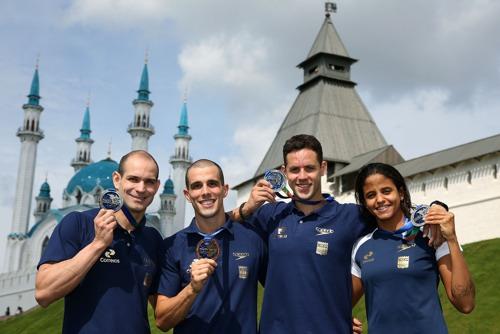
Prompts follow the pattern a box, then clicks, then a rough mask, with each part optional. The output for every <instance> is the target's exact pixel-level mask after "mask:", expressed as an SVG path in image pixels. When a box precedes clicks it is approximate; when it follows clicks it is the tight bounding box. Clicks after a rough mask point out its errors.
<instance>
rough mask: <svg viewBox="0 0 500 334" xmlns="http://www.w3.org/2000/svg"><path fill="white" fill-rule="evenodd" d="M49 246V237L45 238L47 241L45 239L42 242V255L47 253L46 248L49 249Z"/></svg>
mask: <svg viewBox="0 0 500 334" xmlns="http://www.w3.org/2000/svg"><path fill="white" fill-rule="evenodd" d="M48 244H49V237H47V236H45V239H43V242H42V254H43V252H44V251H45V248H47V245H48Z"/></svg>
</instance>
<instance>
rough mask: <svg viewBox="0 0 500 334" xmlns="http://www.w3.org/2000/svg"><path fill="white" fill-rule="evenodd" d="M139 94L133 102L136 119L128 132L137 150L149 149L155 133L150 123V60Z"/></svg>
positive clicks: (144, 69)
mask: <svg viewBox="0 0 500 334" xmlns="http://www.w3.org/2000/svg"><path fill="white" fill-rule="evenodd" d="M137 93H138V96H137V99H135V100H134V101H133V102H132V104H133V105H134V108H135V114H134V121H133V122H132V123H130V124H129V126H128V130H127V132H128V133H130V136H131V137H132V151H135V150H144V151H147V150H148V140H149V137H151V136H152V135H153V134H154V133H155V129H154V127H153V126H152V125H151V124H150V123H149V114H150V112H151V107H152V106H153V101H151V100H149V94H150V93H151V92H150V91H149V76H148V62H147V59H146V61H145V62H144V68H143V69H142V75H141V83H140V85H139V90H138V91H137Z"/></svg>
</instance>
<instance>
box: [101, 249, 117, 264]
mask: <svg viewBox="0 0 500 334" xmlns="http://www.w3.org/2000/svg"><path fill="white" fill-rule="evenodd" d="M115 254H116V252H115V250H114V249H113V248H109V249H108V250H107V251H106V252H104V256H101V258H100V259H99V262H105V263H120V259H115V258H113V257H114V256H115Z"/></svg>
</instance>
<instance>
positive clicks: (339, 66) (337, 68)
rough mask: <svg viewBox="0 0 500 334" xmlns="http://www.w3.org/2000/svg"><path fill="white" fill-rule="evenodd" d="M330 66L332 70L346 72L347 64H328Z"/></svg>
mask: <svg viewBox="0 0 500 334" xmlns="http://www.w3.org/2000/svg"><path fill="white" fill-rule="evenodd" d="M328 67H329V68H330V69H331V70H332V71H336V72H345V66H341V65H335V64H328Z"/></svg>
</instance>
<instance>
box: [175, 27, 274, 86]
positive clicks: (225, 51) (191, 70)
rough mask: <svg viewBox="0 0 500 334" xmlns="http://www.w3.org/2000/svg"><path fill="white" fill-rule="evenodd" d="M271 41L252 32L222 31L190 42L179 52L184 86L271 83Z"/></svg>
mask: <svg viewBox="0 0 500 334" xmlns="http://www.w3.org/2000/svg"><path fill="white" fill-rule="evenodd" d="M267 58H268V43H267V41H266V40H265V39H264V38H259V37H257V36H253V35H251V34H250V33H248V32H240V33H237V34H234V35H228V34H218V35H215V36H211V37H209V38H207V39H204V40H202V41H200V42H197V43H191V44H188V45H186V46H185V47H184V48H183V49H182V51H181V52H180V54H179V58H178V61H179V65H180V67H181V69H182V71H183V78H182V80H181V83H180V87H187V86H191V85H193V86H205V87H207V88H208V87H211V88H216V89H220V88H221V87H227V88H229V87H235V88H237V89H241V88H243V89H246V88H249V87H255V86H257V87H259V86H261V85H263V84H264V85H267V83H268V82H269V80H270V78H269V75H268V74H267V73H266V70H265V68H264V65H265V64H266V61H267Z"/></svg>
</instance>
